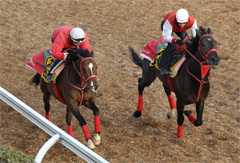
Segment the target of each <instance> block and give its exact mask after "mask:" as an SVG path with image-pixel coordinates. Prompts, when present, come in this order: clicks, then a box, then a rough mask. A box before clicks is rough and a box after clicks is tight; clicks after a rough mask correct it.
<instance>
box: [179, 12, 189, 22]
mask: <svg viewBox="0 0 240 163" xmlns="http://www.w3.org/2000/svg"><path fill="white" fill-rule="evenodd" d="M188 18H189V14H188V11H187V10H186V9H184V8H181V9H179V10H178V11H177V14H176V20H177V22H179V23H186V22H188Z"/></svg>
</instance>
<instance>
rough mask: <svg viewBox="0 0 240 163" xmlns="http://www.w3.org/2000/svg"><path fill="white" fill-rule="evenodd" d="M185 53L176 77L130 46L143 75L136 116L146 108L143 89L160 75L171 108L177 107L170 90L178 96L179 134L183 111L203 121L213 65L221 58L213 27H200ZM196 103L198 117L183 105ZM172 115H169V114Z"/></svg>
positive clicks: (199, 121) (192, 119)
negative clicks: (151, 63)
mask: <svg viewBox="0 0 240 163" xmlns="http://www.w3.org/2000/svg"><path fill="white" fill-rule="evenodd" d="M187 47H188V48H186V54H185V55H186V56H188V57H187V60H186V61H185V62H184V63H183V64H182V66H181V68H180V69H179V71H178V75H177V76H176V77H175V78H170V77H169V76H168V75H161V74H160V71H159V70H157V69H156V68H155V67H153V66H150V65H149V64H150V61H149V60H147V59H145V58H144V59H143V60H142V59H141V58H140V57H139V55H138V54H137V53H136V52H135V51H134V50H133V49H132V48H131V47H129V50H130V52H131V57H132V61H133V62H134V63H135V64H136V65H138V66H139V67H141V68H142V78H139V80H138V83H139V84H138V92H139V98H138V106H137V111H135V112H134V117H140V116H141V113H142V110H143V91H144V88H145V87H147V86H150V84H151V83H152V82H153V81H154V80H155V79H156V77H158V78H159V79H160V80H161V81H162V83H163V87H164V90H165V92H166V94H167V96H168V99H169V102H170V106H171V109H172V110H174V109H173V108H176V106H174V105H176V104H175V102H174V99H173V96H172V95H171V91H173V92H174V93H175V95H176V98H177V115H178V117H177V123H178V132H177V136H178V137H182V136H183V122H184V115H183V113H185V115H186V116H187V117H188V119H189V120H190V121H191V122H192V123H193V124H194V125H195V126H200V125H202V114H203V110H204V101H205V99H206V98H207V96H208V93H209V90H210V84H209V81H210V78H211V73H210V69H211V68H213V69H215V68H216V66H217V65H218V63H219V61H220V57H219V56H218V54H217V50H216V48H217V42H216V40H215V39H214V38H213V36H212V35H211V30H210V28H208V30H206V29H205V28H203V27H200V28H199V31H198V30H197V36H196V37H195V38H193V39H191V44H190V43H187ZM193 103H195V104H196V113H197V119H196V118H195V116H194V115H193V114H192V111H190V110H188V111H187V110H185V111H184V106H185V105H189V104H193ZM169 116H170V115H169Z"/></svg>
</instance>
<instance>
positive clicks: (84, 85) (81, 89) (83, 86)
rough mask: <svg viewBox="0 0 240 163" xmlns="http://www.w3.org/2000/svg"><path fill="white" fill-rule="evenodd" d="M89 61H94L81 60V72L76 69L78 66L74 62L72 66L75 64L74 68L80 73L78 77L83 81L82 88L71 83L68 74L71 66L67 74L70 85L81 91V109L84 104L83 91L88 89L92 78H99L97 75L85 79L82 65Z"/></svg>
mask: <svg viewBox="0 0 240 163" xmlns="http://www.w3.org/2000/svg"><path fill="white" fill-rule="evenodd" d="M88 59H91V60H94V59H93V58H92V57H87V58H84V59H83V60H81V62H80V68H79V69H80V71H78V69H77V68H76V65H75V63H74V61H72V64H73V67H74V69H75V70H76V71H77V73H78V75H79V76H80V79H82V80H80V81H81V87H78V86H75V85H73V84H72V83H70V81H69V79H68V72H69V67H70V65H69V66H68V70H67V73H66V78H67V81H68V84H70V85H71V86H72V87H74V88H76V89H78V90H80V91H81V97H82V98H81V102H80V104H79V107H80V106H81V105H82V102H83V90H84V89H85V88H86V86H87V85H88V83H87V82H88V81H89V80H91V79H92V78H97V76H96V75H91V76H89V77H88V78H86V77H85V75H84V73H83V66H82V64H83V62H84V61H85V60H88Z"/></svg>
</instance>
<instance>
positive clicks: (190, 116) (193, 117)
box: [188, 114, 197, 124]
mask: <svg viewBox="0 0 240 163" xmlns="http://www.w3.org/2000/svg"><path fill="white" fill-rule="evenodd" d="M188 120H189V121H190V122H192V124H194V122H195V121H196V120H197V118H196V117H195V116H194V115H193V114H190V115H189V116H188Z"/></svg>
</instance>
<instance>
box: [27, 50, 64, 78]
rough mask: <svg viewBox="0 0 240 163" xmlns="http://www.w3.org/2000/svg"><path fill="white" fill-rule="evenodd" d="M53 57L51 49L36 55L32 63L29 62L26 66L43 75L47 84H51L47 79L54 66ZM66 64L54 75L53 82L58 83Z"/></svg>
mask: <svg viewBox="0 0 240 163" xmlns="http://www.w3.org/2000/svg"><path fill="white" fill-rule="evenodd" d="M53 63H54V61H53V56H52V52H51V49H46V50H43V51H41V52H38V53H37V54H35V55H34V56H33V57H32V59H31V60H30V61H28V62H27V64H26V66H28V67H30V68H31V69H33V70H34V71H36V72H37V73H39V74H40V75H41V77H42V78H43V79H44V81H45V82H47V83H50V81H48V80H47V79H46V78H45V77H46V76H47V74H48V72H49V70H50V68H51V66H52V65H53ZM64 66H65V65H64V64H63V65H61V66H59V67H58V68H57V69H56V70H55V71H54V74H53V75H52V82H53V83H56V79H57V76H58V75H59V74H60V72H61V71H62V70H63V68H64Z"/></svg>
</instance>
